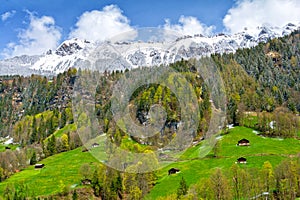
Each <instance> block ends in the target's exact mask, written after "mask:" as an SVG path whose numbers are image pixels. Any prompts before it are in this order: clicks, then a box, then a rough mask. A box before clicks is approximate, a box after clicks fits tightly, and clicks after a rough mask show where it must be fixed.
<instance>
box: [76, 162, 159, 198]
mask: <svg viewBox="0 0 300 200" xmlns="http://www.w3.org/2000/svg"><path fill="white" fill-rule="evenodd" d="M139 165H140V164H137V165H132V166H129V168H135V169H137V170H138V168H139ZM80 174H81V176H82V180H90V181H91V185H90V186H91V188H92V189H93V192H94V195H95V196H96V197H101V198H102V199H131V200H139V199H141V198H142V197H143V196H145V195H146V194H147V193H148V192H149V191H150V190H151V188H152V187H153V186H154V181H155V179H156V176H155V173H154V172H147V173H129V172H120V171H117V170H115V169H113V168H110V167H107V166H105V165H97V166H91V165H89V164H87V163H86V164H83V165H82V166H81V168H80Z"/></svg>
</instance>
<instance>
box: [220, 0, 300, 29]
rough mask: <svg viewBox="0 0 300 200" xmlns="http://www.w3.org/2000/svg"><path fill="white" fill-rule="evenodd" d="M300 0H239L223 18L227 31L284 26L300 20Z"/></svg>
mask: <svg viewBox="0 0 300 200" xmlns="http://www.w3.org/2000/svg"><path fill="white" fill-rule="evenodd" d="M299 11H300V1H299V0H238V1H237V2H236V4H235V6H234V7H232V8H231V9H229V10H228V12H227V14H226V16H225V17H224V19H223V24H224V26H225V28H226V29H227V31H229V32H231V33H236V32H240V31H243V29H244V28H245V27H247V28H248V30H253V29H255V28H256V27H257V26H262V25H264V24H268V25H271V26H279V27H281V26H284V25H286V24H287V23H295V24H298V23H299V22H300V12H299Z"/></svg>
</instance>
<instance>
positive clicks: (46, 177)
mask: <svg viewBox="0 0 300 200" xmlns="http://www.w3.org/2000/svg"><path fill="white" fill-rule="evenodd" d="M41 163H44V164H45V167H44V168H43V169H41V170H35V169H34V167H33V166H30V167H28V168H26V169H25V170H23V171H21V172H20V173H17V174H14V175H13V176H12V177H10V178H9V179H7V180H6V181H4V182H2V183H0V195H1V194H3V191H4V189H5V187H6V185H7V184H15V185H17V184H18V183H22V182H23V183H25V184H27V186H28V188H30V190H31V191H33V192H32V194H33V195H34V196H38V195H49V194H55V193H57V192H59V190H60V188H59V186H60V181H63V183H64V184H65V185H66V186H71V185H73V184H80V179H81V176H80V175H79V169H80V166H81V165H82V164H83V163H97V161H96V159H95V158H94V157H92V155H91V154H89V153H87V152H84V153H83V152H81V148H78V149H75V150H72V151H68V152H64V153H60V154H57V155H54V156H51V157H48V158H46V159H45V160H43V161H42V162H41Z"/></svg>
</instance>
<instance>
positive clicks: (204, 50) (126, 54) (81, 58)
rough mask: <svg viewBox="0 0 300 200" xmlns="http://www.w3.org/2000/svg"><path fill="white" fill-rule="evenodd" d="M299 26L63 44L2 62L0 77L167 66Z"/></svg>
mask: <svg viewBox="0 0 300 200" xmlns="http://www.w3.org/2000/svg"><path fill="white" fill-rule="evenodd" d="M299 29H300V24H298V25H294V24H291V23H290V24H287V25H286V26H284V27H281V28H279V27H271V26H268V25H265V26H262V27H257V29H256V30H251V31H249V30H247V29H245V31H244V32H242V33H237V34H233V35H227V34H222V33H221V34H218V35H215V36H210V37H204V36H202V35H200V34H198V35H194V36H183V37H179V38H177V39H176V40H175V41H172V42H166V41H165V42H153V41H130V42H129V41H123V42H120V41H119V42H109V41H107V42H102V43H98V42H90V41H86V40H80V39H76V38H74V39H71V40H66V41H64V42H63V43H62V44H61V45H59V47H58V48H57V49H56V50H55V51H52V50H49V51H48V52H46V53H45V54H44V55H37V56H26V55H24V56H18V57H14V58H10V59H6V60H2V61H0V75H7V74H20V75H29V74H31V73H35V74H43V75H48V74H58V73H61V72H64V71H65V70H67V69H68V68H70V67H76V68H90V69H92V70H99V71H105V70H107V71H113V70H124V69H126V68H127V69H131V68H136V67H139V66H153V65H160V64H168V63H172V62H175V61H178V60H181V59H189V58H200V57H202V56H209V55H211V54H212V53H221V54H222V53H234V52H235V51H236V50H237V49H239V48H249V47H253V46H255V45H257V44H258V43H259V42H266V41H267V40H269V39H272V38H275V37H281V36H284V35H288V34H290V33H291V32H292V31H295V30H299Z"/></svg>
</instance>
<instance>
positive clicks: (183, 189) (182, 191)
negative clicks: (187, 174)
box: [177, 177, 188, 199]
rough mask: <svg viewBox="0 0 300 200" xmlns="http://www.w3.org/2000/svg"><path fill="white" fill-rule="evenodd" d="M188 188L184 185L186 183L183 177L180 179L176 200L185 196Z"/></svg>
mask: <svg viewBox="0 0 300 200" xmlns="http://www.w3.org/2000/svg"><path fill="white" fill-rule="evenodd" d="M187 191H188V186H187V184H186V181H185V179H184V178H183V177H181V180H180V183H179V187H178V189H177V199H180V198H181V196H184V195H186V194H187Z"/></svg>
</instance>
